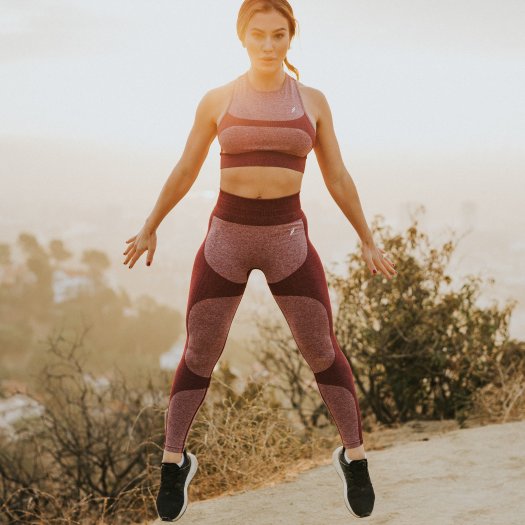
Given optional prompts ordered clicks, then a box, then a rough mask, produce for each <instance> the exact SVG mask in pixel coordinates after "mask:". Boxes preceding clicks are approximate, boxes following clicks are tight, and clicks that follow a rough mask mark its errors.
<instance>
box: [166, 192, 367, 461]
mask: <svg viewBox="0 0 525 525" xmlns="http://www.w3.org/2000/svg"><path fill="white" fill-rule="evenodd" d="M299 194H300V192H297V193H294V194H292V195H286V196H284V197H277V198H272V199H256V198H248V197H241V196H239V195H234V194H232V193H228V192H225V191H223V190H222V189H220V190H219V196H218V199H217V201H216V204H215V207H214V208H213V210H212V212H211V215H210V218H209V221H208V230H207V232H206V236H205V238H204V240H203V242H202V244H201V246H200V248H199V249H198V251H197V255H196V257H195V261H194V264H193V270H192V274H191V280H190V289H189V296H188V303H187V310H186V334H187V335H186V343H185V346H184V351H183V354H182V357H181V359H180V361H179V364H178V366H177V369H176V371H175V375H174V378H173V383H172V387H171V393H170V399H169V404H168V408H167V411H166V417H165V441H164V449H165V450H167V451H169V452H182V451H183V449H184V445H185V440H186V436H187V434H188V431H189V429H190V426H191V424H192V422H193V419H194V417H195V415H196V413H197V411H198V410H199V408H200V406H201V404H202V402H203V401H204V397H205V396H206V392H207V390H208V386H209V384H210V381H211V375H212V371H213V369H214V367H215V365H216V363H217V361H218V360H219V358H220V356H221V353H222V351H223V349H224V346H225V344H226V339H227V337H228V333H229V331H230V326H231V323H232V321H233V318H234V316H235V312H236V311H237V307H238V306H239V303H240V302H241V299H242V295H243V293H244V290H245V288H246V284H247V282H248V278H249V276H250V272H251V271H252V270H253V269H255V268H257V269H259V270H261V271H262V272H263V273H264V275H265V278H266V282H267V283H268V286H269V288H270V291H271V293H272V295H273V297H274V299H275V301H276V302H277V305H278V306H279V308H280V309H281V311H282V313H283V315H284V317H285V319H286V321H287V323H288V326H289V328H290V330H291V333H292V335H293V338H294V340H295V343H296V344H297V347H298V349H299V351H300V353H301V355H302V356H303V358H304V359H305V360H306V362H307V363H308V365H309V367H310V368H311V370H312V372H313V374H314V377H315V379H316V382H317V386H318V389H319V392H320V394H321V397H322V399H323V401H324V403H325V404H326V406H327V407H328V410H329V412H330V414H331V416H332V419H333V420H334V422H335V424H336V425H337V429H338V431H339V435H340V437H341V440H342V443H343V445H344V446H345V448H354V447H358V446H359V445H361V444H362V443H363V436H362V431H361V413H360V410H359V403H358V400H357V395H356V390H355V386H354V379H353V375H352V370H351V367H350V364H349V362H348V360H347V359H346V357H345V355H344V354H343V352H342V351H341V349H340V348H339V345H338V343H337V340H336V338H335V335H334V330H333V323H332V311H331V307H330V300H329V295H328V287H327V283H326V278H325V273H324V268H323V265H322V262H321V260H320V258H319V255H318V253H317V251H316V249H315V248H314V246H313V244H312V243H311V242H310V239H309V237H308V222H307V220H306V216H305V214H304V212H303V210H302V209H301V203H300V198H299Z"/></svg>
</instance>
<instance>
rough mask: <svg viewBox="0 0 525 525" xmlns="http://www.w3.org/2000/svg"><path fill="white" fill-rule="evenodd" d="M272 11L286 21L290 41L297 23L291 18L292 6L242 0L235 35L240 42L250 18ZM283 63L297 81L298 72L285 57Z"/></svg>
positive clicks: (280, 1)
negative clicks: (256, 14)
mask: <svg viewBox="0 0 525 525" xmlns="http://www.w3.org/2000/svg"><path fill="white" fill-rule="evenodd" d="M272 9H275V10H276V11H278V12H279V13H281V14H282V15H283V16H284V17H285V18H286V19H287V20H288V29H289V31H290V40H292V38H293V37H294V35H295V30H296V28H297V27H298V23H297V20H296V19H295V17H294V16H293V10H292V6H291V5H290V4H289V3H288V2H287V1H286V0H244V2H243V3H242V5H241V7H240V9H239V14H238V15H237V35H238V37H239V39H240V40H241V42H243V41H244V37H245V35H246V28H247V27H248V23H249V22H250V19H251V18H252V16H253V15H254V14H255V13H267V12H268V11H271V10H272ZM284 63H285V64H286V67H287V68H288V69H289V70H290V71H292V72H293V73H294V74H295V76H296V77H297V80H299V70H298V69H297V68H296V67H295V66H292V64H290V62H288V59H287V57H285V58H284Z"/></svg>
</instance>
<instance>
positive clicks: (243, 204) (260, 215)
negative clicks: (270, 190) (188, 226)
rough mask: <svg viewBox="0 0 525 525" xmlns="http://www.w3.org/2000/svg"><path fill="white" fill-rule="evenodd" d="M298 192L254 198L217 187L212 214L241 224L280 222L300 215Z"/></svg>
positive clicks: (291, 219)
mask: <svg viewBox="0 0 525 525" xmlns="http://www.w3.org/2000/svg"><path fill="white" fill-rule="evenodd" d="M300 194H301V192H300V191H298V192H297V193H293V194H291V195H285V196H283V197H275V198H272V199H256V198H250V197H241V196H240V195H235V194H233V193H229V192H227V191H224V190H222V189H219V196H218V198H217V202H216V203H215V207H214V209H213V211H212V214H213V215H217V216H218V217H220V218H222V219H224V220H227V221H232V222H238V223H241V224H259V225H264V224H281V223H285V222H288V221H293V220H295V219H298V218H299V217H301V216H302V213H303V212H302V209H301V199H300Z"/></svg>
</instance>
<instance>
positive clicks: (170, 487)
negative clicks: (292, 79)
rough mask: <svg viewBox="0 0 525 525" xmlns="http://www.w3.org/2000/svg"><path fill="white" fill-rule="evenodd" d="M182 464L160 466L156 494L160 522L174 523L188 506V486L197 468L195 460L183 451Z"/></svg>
mask: <svg viewBox="0 0 525 525" xmlns="http://www.w3.org/2000/svg"><path fill="white" fill-rule="evenodd" d="M182 455H183V457H184V463H183V464H182V466H180V467H179V465H177V463H164V462H162V463H161V465H160V488H159V492H158V494H157V512H158V514H159V518H160V519H161V520H162V521H176V520H178V519H179V518H180V517H181V516H182V515H183V514H184V511H185V510H186V507H187V506H188V485H189V484H190V481H191V480H192V478H193V476H194V475H195V472H197V466H198V465H199V463H198V461H197V458H196V457H195V456H194V455H193V454H192V453H191V452H186V449H184V450H183V452H182Z"/></svg>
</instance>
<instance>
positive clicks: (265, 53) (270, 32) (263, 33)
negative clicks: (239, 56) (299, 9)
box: [243, 9, 290, 73]
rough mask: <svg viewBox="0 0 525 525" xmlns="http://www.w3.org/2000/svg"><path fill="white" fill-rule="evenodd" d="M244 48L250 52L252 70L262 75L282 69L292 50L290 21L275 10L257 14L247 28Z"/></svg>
mask: <svg viewBox="0 0 525 525" xmlns="http://www.w3.org/2000/svg"><path fill="white" fill-rule="evenodd" d="M243 46H244V47H245V48H246V51H248V55H249V57H250V61H251V63H252V68H254V69H257V70H259V71H260V72H261V73H271V72H273V71H277V70H279V69H282V63H283V60H284V59H285V57H286V53H287V52H288V49H289V48H290V31H289V29H288V20H287V19H286V18H285V17H284V16H283V15H281V13H279V12H278V11H275V9H272V10H271V11H268V12H266V13H255V15H253V16H252V18H251V19H250V22H249V23H248V27H247V28H246V35H245V37H244V42H243ZM265 58H266V59H267V60H265Z"/></svg>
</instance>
